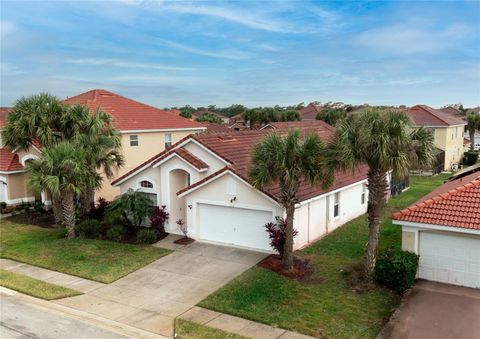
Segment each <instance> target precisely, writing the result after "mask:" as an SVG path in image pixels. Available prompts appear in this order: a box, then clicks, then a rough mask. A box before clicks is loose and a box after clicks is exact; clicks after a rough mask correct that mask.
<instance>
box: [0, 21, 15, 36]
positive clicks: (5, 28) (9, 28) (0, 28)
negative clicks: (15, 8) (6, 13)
mask: <svg viewBox="0 0 480 339" xmlns="http://www.w3.org/2000/svg"><path fill="white" fill-rule="evenodd" d="M16 30H17V27H16V26H15V24H14V23H13V22H10V21H3V20H2V21H0V38H1V39H2V40H3V39H5V38H6V37H7V36H9V35H11V34H12V33H14V32H15V31H16Z"/></svg>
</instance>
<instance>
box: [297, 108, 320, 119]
mask: <svg viewBox="0 0 480 339" xmlns="http://www.w3.org/2000/svg"><path fill="white" fill-rule="evenodd" d="M320 111H321V107H319V106H317V105H314V104H308V106H305V107H303V108H300V109H299V110H298V112H300V117H301V118H302V120H315V118H316V117H317V114H318V113H319V112H320Z"/></svg>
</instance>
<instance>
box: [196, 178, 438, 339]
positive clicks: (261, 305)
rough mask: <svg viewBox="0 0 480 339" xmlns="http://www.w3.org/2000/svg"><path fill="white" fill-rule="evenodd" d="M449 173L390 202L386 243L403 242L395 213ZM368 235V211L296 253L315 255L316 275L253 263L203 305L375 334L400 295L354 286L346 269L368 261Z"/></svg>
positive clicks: (418, 182)
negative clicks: (297, 275)
mask: <svg viewBox="0 0 480 339" xmlns="http://www.w3.org/2000/svg"><path fill="white" fill-rule="evenodd" d="M445 178H446V176H445V175H439V176H436V177H433V178H431V177H411V181H410V186H411V188H410V189H409V190H408V191H406V192H404V193H402V194H401V195H400V196H399V197H397V198H394V199H392V200H391V201H390V202H389V204H388V208H387V211H386V213H385V216H384V218H383V222H382V224H381V235H380V247H381V248H387V247H400V242H401V230H400V227H399V226H395V225H393V224H392V223H391V220H390V215H391V213H392V212H393V211H395V210H398V209H400V208H404V207H406V206H408V205H410V204H411V203H413V202H415V201H417V200H418V199H419V198H421V197H422V196H423V195H425V194H427V193H428V192H430V191H432V190H433V189H434V188H435V187H437V186H439V185H441V184H442V183H443V180H444V179H445ZM367 239H368V226H367V218H366V216H365V215H363V216H361V217H359V218H357V219H355V220H352V221H351V222H349V223H347V224H345V225H344V226H343V227H341V228H339V229H337V230H336V231H335V232H333V233H332V234H330V235H328V236H326V237H325V238H323V239H322V240H320V241H318V242H316V243H314V244H313V245H311V246H309V247H308V248H306V249H304V250H302V251H300V252H297V253H296V254H297V255H299V256H302V257H305V258H308V259H310V260H311V262H312V264H313V265H314V267H315V273H314V275H313V279H312V280H313V281H309V282H308V283H307V282H297V281H291V280H288V279H286V278H284V277H283V276H280V275H278V274H276V273H274V272H271V271H269V270H266V269H263V268H259V267H253V268H252V269H250V270H249V271H247V272H245V273H244V274H242V275H241V276H239V277H238V278H237V279H235V280H233V281H232V282H230V283H229V284H228V285H226V286H225V287H223V288H222V289H220V290H218V291H217V292H215V293H214V294H212V295H210V296H209V297H207V298H206V299H205V300H203V301H202V302H201V303H200V304H199V305H200V306H202V307H206V308H210V309H213V310H216V311H219V312H224V313H229V314H233V315H237V316H240V317H243V318H247V319H251V320H255V321H258V322H262V323H266V324H269V325H273V326H277V327H281V328H285V329H288V330H292V331H296V332H300V333H304V334H307V335H311V336H315V337H326V338H374V337H376V335H377V334H378V332H379V331H380V329H381V328H382V327H383V325H384V324H385V322H386V321H387V320H388V318H389V317H390V315H391V313H392V312H393V310H394V309H395V308H396V307H397V305H398V303H399V301H400V297H399V296H398V295H396V294H394V293H392V292H390V291H389V290H387V289H384V288H377V289H376V290H373V291H369V292H362V293H358V292H355V291H353V290H352V289H351V288H349V285H348V284H347V282H346V279H345V274H344V272H345V271H347V270H349V268H350V267H351V266H352V265H353V264H358V263H361V262H362V258H363V251H364V248H365V245H366V242H367Z"/></svg>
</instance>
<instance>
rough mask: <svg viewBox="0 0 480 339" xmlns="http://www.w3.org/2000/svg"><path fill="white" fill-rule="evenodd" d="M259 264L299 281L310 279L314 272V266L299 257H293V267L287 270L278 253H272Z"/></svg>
mask: <svg viewBox="0 0 480 339" xmlns="http://www.w3.org/2000/svg"><path fill="white" fill-rule="evenodd" d="M257 265H258V266H260V267H263V268H266V269H267V270H270V271H273V272H276V273H278V274H281V275H283V276H284V277H287V278H289V279H292V280H297V281H308V280H310V277H311V276H312V274H313V271H314V270H313V266H312V265H311V264H310V263H309V262H308V260H305V259H301V258H298V257H295V256H294V257H293V268H292V269H291V270H286V269H285V268H284V267H283V265H282V260H281V259H280V256H279V255H277V254H271V255H269V256H268V257H266V258H265V259H263V260H262V261H260V262H259V263H258V264H257Z"/></svg>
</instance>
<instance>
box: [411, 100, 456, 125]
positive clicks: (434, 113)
mask: <svg viewBox="0 0 480 339" xmlns="http://www.w3.org/2000/svg"><path fill="white" fill-rule="evenodd" d="M418 106H420V107H422V108H423V110H424V111H426V112H427V113H429V114H430V115H432V116H434V117H435V118H437V119H439V120H441V121H442V122H444V123H446V124H447V125H448V126H451V125H452V124H451V123H450V122H449V121H447V120H445V117H446V113H445V112H443V111H442V110H440V109H436V108H433V107H430V106H428V105H418Z"/></svg>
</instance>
